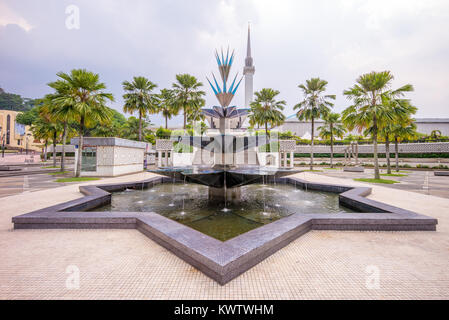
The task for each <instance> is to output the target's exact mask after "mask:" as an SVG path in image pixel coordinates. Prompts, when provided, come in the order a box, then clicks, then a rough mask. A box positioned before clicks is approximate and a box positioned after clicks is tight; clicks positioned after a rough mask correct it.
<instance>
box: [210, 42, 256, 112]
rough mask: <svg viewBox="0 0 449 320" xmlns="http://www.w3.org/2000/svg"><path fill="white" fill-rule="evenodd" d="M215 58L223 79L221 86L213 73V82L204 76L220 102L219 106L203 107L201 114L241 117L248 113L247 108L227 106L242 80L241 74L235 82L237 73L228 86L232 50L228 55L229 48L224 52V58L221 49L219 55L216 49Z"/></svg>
mask: <svg viewBox="0 0 449 320" xmlns="http://www.w3.org/2000/svg"><path fill="white" fill-rule="evenodd" d="M215 59H216V60H217V64H218V70H219V71H220V76H221V80H222V81H223V84H222V86H221V87H220V85H219V84H218V81H217V78H216V77H215V75H214V73H212V78H213V83H212V81H210V80H209V78H207V77H206V79H207V81H208V82H209V84H210V86H211V88H212V90H213V91H214V93H215V96H216V97H217V99H218V102H219V103H220V106H214V107H213V108H212V109H203V114H204V115H205V116H207V117H212V118H218V119H220V118H228V119H231V118H237V117H243V116H246V115H247V114H248V109H237V107H236V106H232V107H229V104H230V103H231V101H232V99H233V98H234V95H235V92H236V91H237V89H238V87H239V86H240V83H241V82H242V79H243V76H242V77H241V78H240V80H239V82H237V84H236V80H237V77H238V73H237V74H236V75H235V77H234V80H233V81H232V83H231V85H230V86H229V87H228V85H227V82H228V78H229V73H230V71H231V67H232V62H233V61H234V51H232V54H231V55H229V48H228V50H227V52H226V58H225V55H224V52H223V49H222V50H221V55H219V54H218V51H215Z"/></svg>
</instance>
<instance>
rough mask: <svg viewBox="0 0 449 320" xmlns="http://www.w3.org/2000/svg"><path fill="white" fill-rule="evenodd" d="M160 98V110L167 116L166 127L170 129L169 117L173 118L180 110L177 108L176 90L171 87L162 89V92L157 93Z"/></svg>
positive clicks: (158, 98)
mask: <svg viewBox="0 0 449 320" xmlns="http://www.w3.org/2000/svg"><path fill="white" fill-rule="evenodd" d="M157 100H158V109H159V112H161V113H162V115H163V116H164V118H165V129H168V119H171V118H172V117H173V116H176V115H177V114H178V112H179V109H178V108H176V105H175V103H174V101H173V100H174V92H173V90H170V89H162V90H161V93H159V94H158V95H157Z"/></svg>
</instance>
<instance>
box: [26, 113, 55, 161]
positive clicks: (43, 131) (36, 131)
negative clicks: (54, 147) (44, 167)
mask: <svg viewBox="0 0 449 320" xmlns="http://www.w3.org/2000/svg"><path fill="white" fill-rule="evenodd" d="M38 109H39V108H38ZM37 111H39V110H37ZM37 114H38V116H37V117H36V119H34V121H33V123H32V125H31V132H32V133H33V137H34V138H35V139H39V140H44V148H43V149H44V150H43V151H44V152H43V153H44V161H47V147H48V141H49V140H50V139H51V138H52V136H53V133H52V130H51V128H50V124H49V123H48V121H46V119H45V118H41V117H40V116H39V112H38V113H37Z"/></svg>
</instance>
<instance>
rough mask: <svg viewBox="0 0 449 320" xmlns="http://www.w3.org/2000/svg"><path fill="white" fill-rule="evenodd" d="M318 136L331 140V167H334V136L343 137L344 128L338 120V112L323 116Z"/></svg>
mask: <svg viewBox="0 0 449 320" xmlns="http://www.w3.org/2000/svg"><path fill="white" fill-rule="evenodd" d="M318 131H319V132H320V137H321V138H323V139H330V141H331V168H333V167H334V163H333V160H334V137H338V138H343V136H344V135H345V133H346V129H345V128H344V127H343V124H342V123H341V120H340V114H338V113H332V112H331V113H329V114H328V115H326V116H325V117H324V125H322V126H321V127H319V128H318Z"/></svg>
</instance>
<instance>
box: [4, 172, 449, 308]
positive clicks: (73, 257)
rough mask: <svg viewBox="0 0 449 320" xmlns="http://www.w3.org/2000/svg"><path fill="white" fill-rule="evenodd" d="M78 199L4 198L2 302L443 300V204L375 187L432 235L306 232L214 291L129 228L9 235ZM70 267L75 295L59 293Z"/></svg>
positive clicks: (446, 231) (71, 192)
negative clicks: (371, 285)
mask: <svg viewBox="0 0 449 320" xmlns="http://www.w3.org/2000/svg"><path fill="white" fill-rule="evenodd" d="M143 177H148V174H146V175H143V174H140V175H134V176H128V177H120V178H114V179H108V180H104V181H102V183H103V182H105V183H106V182H112V181H114V182H116V181H117V182H118V181H126V180H136V179H143ZM304 177H305V178H306V179H308V180H314V181H321V182H324V181H326V182H328V183H332V182H336V181H339V182H341V179H337V178H332V177H323V176H319V175H315V174H301V178H304ZM344 182H347V181H346V180H345V181H344ZM96 183H98V182H96ZM87 184H93V183H87ZM354 184H358V183H354ZM358 185H363V184H358ZM411 195H412V196H411ZM80 196H81V194H79V192H77V186H74V185H72V186H66V187H61V188H57V189H52V190H51V197H50V195H49V191H37V192H34V193H28V194H21V195H16V196H12V197H7V198H3V199H2V207H3V208H2V210H0V299H220V300H225V299H449V274H448V273H447V270H449V219H448V217H447V216H448V214H449V200H448V199H443V198H437V197H431V196H425V195H421V194H415V193H413V194H411V193H409V192H406V191H402V190H395V189H389V188H385V187H377V186H376V187H375V188H374V190H373V194H372V195H371V196H370V198H373V199H376V200H379V199H380V198H382V199H384V200H385V201H386V202H388V203H391V204H394V205H399V204H400V205H403V206H404V207H406V208H409V209H410V208H412V209H413V208H414V209H415V210H416V211H417V212H421V213H424V214H428V215H431V216H434V217H436V218H438V219H439V223H440V224H439V225H438V231H437V232H353V231H346V232H337V231H312V232H309V233H307V234H306V235H304V236H302V237H301V238H299V239H298V240H296V241H294V242H292V243H290V244H289V245H288V246H287V247H285V248H284V249H282V250H280V251H278V252H277V253H275V254H274V255H272V256H270V257H269V258H267V259H266V260H264V261H263V262H261V263H260V264H259V265H257V266H256V267H254V268H252V269H250V270H249V271H247V272H246V273H244V274H243V275H241V276H240V277H238V278H236V279H235V280H233V281H231V282H230V283H228V284H227V285H225V286H220V285H219V284H217V283H216V282H215V281H213V280H211V279H209V278H207V277H206V276H205V275H203V274H202V273H201V272H199V271H198V270H196V269H195V268H193V267H191V266H190V265H188V264H187V263H185V262H184V261H183V260H181V259H179V258H177V257H176V256H175V255H173V254H171V253H170V252H168V251H167V250H165V249H164V248H162V247H161V246H159V245H157V244H156V243H154V242H153V241H152V240H150V239H148V238H147V237H145V236H144V235H143V234H141V233H139V232H138V231H136V230H15V231H13V230H12V225H11V217H12V216H15V215H18V214H21V213H25V212H28V211H30V208H35V209H37V208H42V207H46V206H48V205H49V204H52V203H57V202H60V201H66V200H69V199H74V198H77V197H80ZM5 200H6V203H5ZM71 265H74V266H77V267H78V268H79V270H80V288H79V289H78V290H69V289H67V288H66V281H67V278H68V276H69V274H67V273H66V268H67V267H68V266H71ZM369 266H374V267H377V268H378V270H379V288H378V289H368V288H367V287H366V281H367V279H369V278H367V277H368V276H369V275H370V274H369V273H367V269H366V268H367V267H369Z"/></svg>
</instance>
